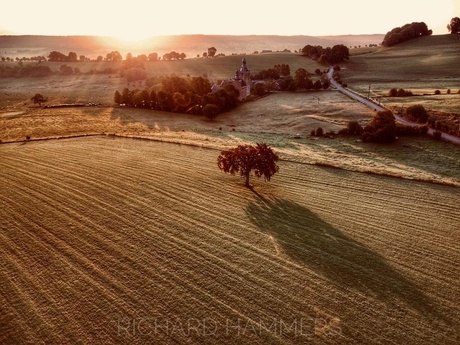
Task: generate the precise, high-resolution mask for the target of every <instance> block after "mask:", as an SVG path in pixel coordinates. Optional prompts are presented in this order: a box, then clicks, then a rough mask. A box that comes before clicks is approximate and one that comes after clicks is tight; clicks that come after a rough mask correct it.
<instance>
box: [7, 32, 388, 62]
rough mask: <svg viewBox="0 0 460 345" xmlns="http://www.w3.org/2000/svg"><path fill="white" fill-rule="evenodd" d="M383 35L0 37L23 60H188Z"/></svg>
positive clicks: (375, 40)
mask: <svg viewBox="0 0 460 345" xmlns="http://www.w3.org/2000/svg"><path fill="white" fill-rule="evenodd" d="M383 37H384V35H381V34H375V35H344V36H321V37H313V36H273V35H266V36H265V35H264V36H257V35H251V36H228V35H225V36H223V35H179V36H156V37H152V38H150V39H148V40H145V41H143V42H138V43H127V42H124V41H121V40H118V39H114V38H110V37H96V36H8V35H4V36H0V56H10V57H16V56H19V57H22V56H36V55H47V54H48V53H49V52H50V51H53V50H57V51H61V52H62V53H64V54H67V53H68V52H70V51H74V52H76V53H77V54H79V55H80V54H83V55H86V56H89V57H92V58H95V57H96V56H97V55H103V56H105V54H106V53H108V52H110V51H112V50H118V51H120V53H122V55H125V54H126V53H128V52H131V53H133V54H141V53H145V54H148V53H151V52H157V53H158V54H160V55H163V54H164V53H167V52H170V51H173V50H175V51H178V52H183V53H185V54H186V55H187V56H188V57H194V56H196V55H198V54H199V55H202V54H203V52H205V51H207V49H208V48H209V47H216V48H217V53H218V54H219V53H224V54H226V55H229V54H233V53H236V54H241V53H253V52H254V51H262V50H272V51H282V50H284V49H288V50H291V51H295V50H298V49H301V48H303V47H304V46H305V45H307V44H311V45H321V46H323V47H328V46H333V45H335V44H344V45H346V46H355V45H366V44H379V43H381V42H382V40H383Z"/></svg>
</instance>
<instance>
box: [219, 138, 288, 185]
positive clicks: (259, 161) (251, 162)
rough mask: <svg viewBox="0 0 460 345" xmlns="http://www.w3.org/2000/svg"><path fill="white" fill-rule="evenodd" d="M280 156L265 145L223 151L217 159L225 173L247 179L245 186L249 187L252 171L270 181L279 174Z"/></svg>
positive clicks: (258, 144)
mask: <svg viewBox="0 0 460 345" xmlns="http://www.w3.org/2000/svg"><path fill="white" fill-rule="evenodd" d="M278 160H279V157H278V155H277V154H276V153H275V152H274V151H273V150H272V149H271V148H270V147H269V146H268V145H267V144H265V143H257V145H256V146H252V145H239V146H237V147H236V148H233V149H230V150H227V151H222V152H221V154H220V155H219V157H217V166H218V167H219V169H220V170H222V171H223V172H225V173H228V174H231V175H236V174H239V175H240V176H242V177H244V178H245V186H246V187H249V177H250V175H251V171H253V172H254V175H255V176H256V177H259V178H260V177H262V176H263V177H264V179H265V180H266V181H270V179H271V177H272V176H273V175H274V174H275V173H276V172H278V170H279V167H278V165H277V164H276V162H277V161H278Z"/></svg>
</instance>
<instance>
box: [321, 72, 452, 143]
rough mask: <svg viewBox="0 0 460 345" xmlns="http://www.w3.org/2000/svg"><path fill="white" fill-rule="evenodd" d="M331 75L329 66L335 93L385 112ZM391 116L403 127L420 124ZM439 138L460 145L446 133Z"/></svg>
mask: <svg viewBox="0 0 460 345" xmlns="http://www.w3.org/2000/svg"><path fill="white" fill-rule="evenodd" d="M333 74H334V68H333V67H332V66H331V67H330V68H329V71H328V77H329V81H330V83H331V85H332V86H334V87H335V88H336V89H337V91H339V92H341V93H343V94H344V95H347V96H348V97H350V98H352V99H355V100H357V101H358V102H361V103H363V104H364V105H366V106H368V107H369V108H371V109H373V110H375V111H382V110H385V108H383V107H381V106H379V105H378V104H375V103H374V102H372V101H371V100H369V99H367V98H366V97H363V96H361V95H359V94H357V93H355V92H353V91H351V90H349V89H347V88H345V87H343V86H342V85H340V84H339V83H337V82H336V81H335V80H334V78H333ZM393 116H394V117H395V120H396V121H398V122H400V123H402V124H404V125H407V126H411V127H413V126H419V125H420V124H418V123H415V122H412V121H409V120H407V119H405V118H403V117H401V116H397V115H394V114H393ZM434 132H435V131H434V129H431V128H429V129H428V134H430V135H433V133H434ZM441 138H442V139H443V140H446V141H450V142H452V143H455V144H458V145H460V138H458V137H455V136H453V135H450V134H447V133H442V134H441Z"/></svg>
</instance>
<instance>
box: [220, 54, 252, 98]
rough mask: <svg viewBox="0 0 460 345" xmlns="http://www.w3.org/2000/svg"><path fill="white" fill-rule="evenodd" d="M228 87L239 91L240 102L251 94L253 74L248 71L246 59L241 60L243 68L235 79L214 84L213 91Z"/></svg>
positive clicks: (237, 71) (236, 73)
mask: <svg viewBox="0 0 460 345" xmlns="http://www.w3.org/2000/svg"><path fill="white" fill-rule="evenodd" d="M227 85H233V86H234V87H235V89H236V90H238V91H239V96H238V99H239V100H240V101H242V100H244V99H245V98H246V97H248V96H249V95H250V94H251V88H252V80H251V72H250V71H249V69H248V66H247V63H246V58H244V57H243V59H242V60H241V67H240V69H237V70H236V72H235V76H234V77H233V78H230V79H227V80H223V81H222V82H221V83H220V84H214V85H213V86H212V91H217V90H220V89H222V88H224V87H225V86H227Z"/></svg>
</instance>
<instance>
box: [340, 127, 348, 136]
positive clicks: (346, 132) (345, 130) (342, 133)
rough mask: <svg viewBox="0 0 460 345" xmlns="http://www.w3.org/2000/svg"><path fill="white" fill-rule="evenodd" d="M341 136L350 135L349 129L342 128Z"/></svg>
mask: <svg viewBox="0 0 460 345" xmlns="http://www.w3.org/2000/svg"><path fill="white" fill-rule="evenodd" d="M338 134H340V135H348V128H342V129H341V130H339V133H338Z"/></svg>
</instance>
